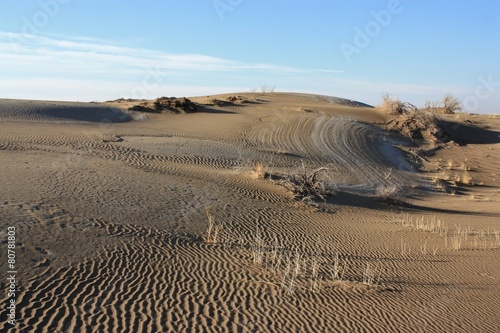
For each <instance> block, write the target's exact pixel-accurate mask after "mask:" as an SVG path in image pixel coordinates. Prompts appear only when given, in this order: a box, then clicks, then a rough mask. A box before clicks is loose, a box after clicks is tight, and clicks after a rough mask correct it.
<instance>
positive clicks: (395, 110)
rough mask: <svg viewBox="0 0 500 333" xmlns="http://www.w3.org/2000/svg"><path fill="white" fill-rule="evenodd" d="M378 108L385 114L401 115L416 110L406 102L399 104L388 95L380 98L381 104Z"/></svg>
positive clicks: (395, 98) (394, 98) (399, 102)
mask: <svg viewBox="0 0 500 333" xmlns="http://www.w3.org/2000/svg"><path fill="white" fill-rule="evenodd" d="M379 108H380V109H381V110H382V111H384V112H385V113H387V114H392V115H402V114H408V113H410V112H411V111H415V110H416V109H417V108H416V107H415V106H414V105H413V104H411V103H408V102H401V101H400V100H399V99H398V98H397V97H395V96H392V95H390V94H384V95H383V96H382V104H380V105H379Z"/></svg>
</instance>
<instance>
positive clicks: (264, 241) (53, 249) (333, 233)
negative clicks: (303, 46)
mask: <svg viewBox="0 0 500 333" xmlns="http://www.w3.org/2000/svg"><path fill="white" fill-rule="evenodd" d="M227 96H228V95H224V96H216V98H218V99H221V100H223V99H225V98H226V97H227ZM245 97H246V98H247V101H246V102H244V103H241V102H238V103H234V104H227V105H224V106H206V107H205V108H203V110H202V112H199V113H193V114H147V115H146V116H147V119H145V120H130V119H131V118H136V119H137V118H144V117H137V116H138V115H137V114H133V115H131V116H132V117H131V116H130V115H129V114H128V113H126V112H125V111H123V112H122V111H120V109H121V110H126V109H127V108H128V106H130V105H129V104H130V103H127V102H122V103H108V104H78V103H59V102H35V101H32V102H27V101H13V100H3V101H0V163H1V168H0V182H1V189H0V196H1V197H0V199H1V200H0V223H1V230H2V240H4V239H5V237H6V230H7V227H8V226H15V227H16V229H17V238H18V239H17V241H18V245H17V256H16V258H17V265H18V279H19V281H18V283H19V292H18V296H17V309H18V312H17V318H18V323H17V325H16V327H15V328H10V326H9V324H8V323H7V322H6V318H5V315H4V314H2V316H3V317H2V321H1V322H0V328H1V329H2V330H4V329H6V328H10V329H11V331H13V332H181V331H195V332H203V331H208V332H268V331H273V332H295V331H304V332H306V331H311V332H332V331H339V332H342V331H344V332H351V331H375V332H495V331H498V330H499V329H500V321H499V319H498V318H500V313H499V311H498V309H499V308H500V298H499V297H498V295H499V293H500V266H499V265H498V260H499V259H500V252H499V242H498V237H500V236H496V235H495V233H494V232H495V231H499V230H500V225H499V217H500V208H499V205H498V202H499V201H500V187H499V186H500V166H499V163H498V161H499V160H500V159H499V158H500V139H499V137H498V133H499V132H500V119H498V118H494V117H487V116H463V115H461V116H460V117H458V118H457V117H456V116H447V118H446V120H447V121H448V122H449V125H450V128H449V132H450V134H451V135H452V136H453V139H454V141H455V142H457V143H447V144H445V145H443V146H442V147H441V148H440V149H437V150H435V151H433V150H429V151H427V152H424V153H422V154H420V155H419V156H418V157H416V156H408V154H407V152H408V151H414V150H415V149H416V147H414V146H412V143H411V142H409V141H408V140H406V139H404V138H401V137H399V136H397V135H395V134H393V133H389V132H386V131H384V130H383V129H382V128H381V126H379V125H374V124H381V123H383V122H385V121H386V116H385V115H383V114H381V113H379V112H378V111H377V110H375V109H372V108H366V107H353V106H352V105H351V104H352V103H351V102H345V101H343V100H339V99H329V98H326V97H323V96H312V95H304V94H272V95H266V96H251V95H250V94H247V95H246V96H245ZM213 98H214V96H211V97H198V98H194V99H193V100H195V101H196V102H198V103H208V102H209V101H210V100H211V99H213ZM339 102H340V104H339ZM457 124H458V125H457ZM486 127H487V128H486ZM467 140H468V141H467ZM458 143H459V144H460V145H459V144H458ZM401 145H405V146H406V147H402V146H401ZM465 159H466V160H465ZM408 160H411V161H413V162H415V161H417V160H418V161H417V162H418V163H416V162H415V163H410V162H409V161H408ZM257 161H258V162H262V163H264V164H265V166H266V171H267V172H268V173H270V174H271V179H256V178H255V177H253V176H252V166H253V164H254V162H257ZM450 161H451V162H450ZM302 163H303V164H304V166H305V167H307V170H308V171H309V172H310V171H311V170H313V169H314V168H317V167H323V166H326V167H328V171H327V172H325V173H324V174H322V177H323V180H324V181H325V182H326V183H327V184H328V185H329V186H331V187H332V188H334V189H335V190H336V191H338V193H337V195H335V196H334V197H331V198H329V199H328V202H326V203H319V204H318V205H319V206H318V209H313V207H311V206H308V205H305V204H298V202H297V201H296V200H294V199H293V197H292V195H291V193H290V192H289V191H287V190H286V189H285V188H284V187H282V186H279V185H278V182H279V179H280V178H282V177H283V176H285V175H290V174H295V173H301V172H303V169H302ZM462 164H465V166H463V165H462ZM465 172H468V173H469V176H471V177H472V178H473V179H474V182H473V183H474V185H473V186H468V185H464V184H461V183H457V184H455V185H456V186H454V185H452V184H451V183H449V184H448V185H447V186H449V189H451V190H453V191H448V193H445V192H440V191H439V189H438V188H437V186H436V182H437V179H440V178H446V179H451V178H453V177H457V176H463V174H464V173H465ZM471 185H472V184H471ZM391 187H397V188H400V189H402V192H403V193H404V194H405V195H406V196H407V199H406V201H407V202H408V203H409V204H406V205H395V204H388V203H384V202H381V201H379V200H377V196H378V195H379V192H380V191H381V189H382V190H383V189H386V188H391ZM206 207H211V211H212V212H213V214H214V217H215V220H216V221H217V222H222V223H223V224H224V225H223V231H222V242H221V243H219V244H216V245H212V244H206V243H204V242H203V241H202V240H201V235H202V234H203V233H204V231H205V230H206V226H207V215H206V212H205V208H206ZM417 218H418V219H420V218H424V221H426V222H427V223H430V221H433V219H435V220H437V219H439V220H441V221H443V222H444V223H446V225H447V227H448V228H449V230H448V233H447V236H446V237H447V240H446V241H445V240H444V237H443V236H442V235H440V234H439V233H437V234H434V233H431V232H424V231H422V230H418V229H417V228H416V227H415V221H416V220H417ZM401 221H403V222H401ZM411 223H413V224H414V226H413V227H412V226H404V225H403V224H411ZM458 226H460V228H461V229H464V228H469V229H467V239H464V240H463V241H462V244H461V249H460V250H454V249H453V248H452V245H451V243H452V241H453V234H454V232H456V231H457V229H458ZM256 248H263V251H264V252H265V254H264V259H263V263H262V264H260V263H255V262H254V258H255V254H256V251H255V249H256ZM273 248H278V249H279V250H278V251H277V252H273ZM273 253H280V254H282V255H283V259H282V262H281V265H279V266H280V267H279V269H278V270H277V271H273V269H272V267H271V266H272V265H273V264H275V263H276V259H274V261H273V260H272V259H270V258H272V255H273ZM336 254H337V255H338V257H339V259H340V261H341V263H342V264H343V265H344V266H345V267H346V268H345V271H344V275H343V278H342V281H339V279H334V278H333V277H332V270H333V262H334V258H335V255H336ZM1 256H2V257H1V258H2V262H5V261H6V244H5V242H4V243H2V251H1ZM298 257H300V260H298V261H297V258H298ZM286 258H288V262H287V261H286V260H287V259H286ZM297 262H298V263H299V264H300V267H301V268H300V271H301V273H300V274H299V276H298V277H297V280H296V281H295V282H296V283H295V284H294V285H293V286H294V290H293V292H292V293H290V292H289V289H290V288H288V287H289V286H290V275H286V271H287V263H288V265H289V266H290V267H291V266H292V265H294V264H295V263H297ZM314 262H316V263H319V266H317V267H319V275H318V279H317V280H314V279H313V278H312V276H313V267H314ZM367 267H371V268H375V269H376V274H375V275H376V278H377V279H376V280H377V281H376V283H372V284H366V283H362V282H361V281H362V280H363V275H366V268H367ZM1 272H2V275H1V281H2V292H3V290H4V289H5V288H4V287H5V286H6V284H5V282H4V281H5V278H6V269H2V271H1ZM282 285H284V286H286V287H285V288H283V286H282ZM0 298H1V302H2V304H6V301H7V297H6V294H5V293H2V295H1V297H0ZM2 306H3V305H2Z"/></svg>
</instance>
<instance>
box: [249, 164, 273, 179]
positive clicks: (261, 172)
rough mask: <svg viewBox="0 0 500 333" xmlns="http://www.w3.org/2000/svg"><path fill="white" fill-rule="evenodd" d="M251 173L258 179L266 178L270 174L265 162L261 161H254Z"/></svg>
mask: <svg viewBox="0 0 500 333" xmlns="http://www.w3.org/2000/svg"><path fill="white" fill-rule="evenodd" d="M251 175H252V177H253V178H256V179H265V178H266V177H267V176H269V174H268V173H267V172H266V166H265V164H264V163H263V162H260V161H259V162H254V164H253V167H252V173H251Z"/></svg>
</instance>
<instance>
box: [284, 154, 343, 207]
mask: <svg viewBox="0 0 500 333" xmlns="http://www.w3.org/2000/svg"><path fill="white" fill-rule="evenodd" d="M326 171H328V168H326V167H321V168H318V169H316V170H314V171H312V172H311V173H308V171H307V168H306V167H305V165H304V163H302V174H300V175H292V176H289V177H287V179H285V180H282V181H280V183H279V184H280V185H282V186H284V187H285V188H286V189H288V190H289V191H290V192H292V193H293V195H294V196H295V198H296V199H300V200H301V201H303V202H306V203H313V202H315V201H316V200H317V199H321V200H322V201H326V198H327V197H329V196H331V195H333V194H335V192H334V191H333V190H330V189H327V187H326V185H325V182H324V181H323V180H320V179H319V174H320V173H322V172H326Z"/></svg>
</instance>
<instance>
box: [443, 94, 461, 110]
mask: <svg viewBox="0 0 500 333" xmlns="http://www.w3.org/2000/svg"><path fill="white" fill-rule="evenodd" d="M443 111H444V113H446V114H453V113H455V112H457V111H462V103H461V102H460V101H459V100H458V98H456V97H455V96H453V95H451V94H447V95H446V96H444V97H443Z"/></svg>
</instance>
